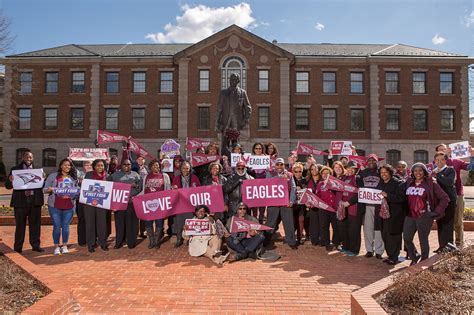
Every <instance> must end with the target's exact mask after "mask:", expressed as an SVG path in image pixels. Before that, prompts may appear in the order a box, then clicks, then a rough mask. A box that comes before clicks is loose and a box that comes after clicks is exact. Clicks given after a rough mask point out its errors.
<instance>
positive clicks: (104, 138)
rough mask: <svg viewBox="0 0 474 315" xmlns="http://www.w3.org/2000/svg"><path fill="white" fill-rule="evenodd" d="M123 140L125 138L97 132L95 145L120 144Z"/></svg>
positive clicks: (101, 131)
mask: <svg viewBox="0 0 474 315" xmlns="http://www.w3.org/2000/svg"><path fill="white" fill-rule="evenodd" d="M124 140H127V137H125V136H122V135H119V134H116V133H113V132H108V131H104V130H97V144H105V143H114V142H122V141H124Z"/></svg>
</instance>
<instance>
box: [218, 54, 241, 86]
mask: <svg viewBox="0 0 474 315" xmlns="http://www.w3.org/2000/svg"><path fill="white" fill-rule="evenodd" d="M232 73H234V74H236V75H238V76H239V78H240V84H239V86H240V87H241V88H243V89H244V90H245V89H246V87H247V67H246V65H245V61H244V60H243V59H242V58H240V57H238V56H231V57H229V58H227V59H226V60H224V62H223V63H222V77H221V80H222V81H221V82H222V84H221V86H222V89H227V88H228V87H229V79H230V75H231V74H232Z"/></svg>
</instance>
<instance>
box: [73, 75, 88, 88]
mask: <svg viewBox="0 0 474 315" xmlns="http://www.w3.org/2000/svg"><path fill="white" fill-rule="evenodd" d="M85 92H86V75H85V73H84V72H73V73H72V93H85Z"/></svg>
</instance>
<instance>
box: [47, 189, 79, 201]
mask: <svg viewBox="0 0 474 315" xmlns="http://www.w3.org/2000/svg"><path fill="white" fill-rule="evenodd" d="M80 191H81V188H80V187H57V188H54V191H53V192H54V194H55V195H56V196H58V197H60V198H65V197H67V198H71V199H74V198H76V197H77V196H79V192H80Z"/></svg>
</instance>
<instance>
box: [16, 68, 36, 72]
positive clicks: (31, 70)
mask: <svg viewBox="0 0 474 315" xmlns="http://www.w3.org/2000/svg"><path fill="white" fill-rule="evenodd" d="M33 71H34V69H22V68H20V69H18V72H20V73H21V72H33Z"/></svg>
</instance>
